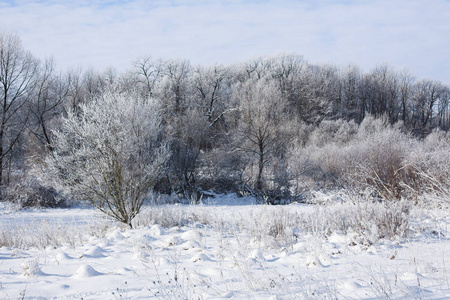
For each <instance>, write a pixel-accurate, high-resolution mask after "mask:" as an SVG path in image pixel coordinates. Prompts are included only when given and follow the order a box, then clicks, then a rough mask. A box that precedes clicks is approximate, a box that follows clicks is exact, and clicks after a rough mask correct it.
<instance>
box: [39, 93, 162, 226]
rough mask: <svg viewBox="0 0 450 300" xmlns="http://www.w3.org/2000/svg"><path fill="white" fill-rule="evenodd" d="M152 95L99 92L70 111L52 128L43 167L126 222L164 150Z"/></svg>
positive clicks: (159, 166)
mask: <svg viewBox="0 0 450 300" xmlns="http://www.w3.org/2000/svg"><path fill="white" fill-rule="evenodd" d="M160 123H161V117H160V108H159V104H158V102H157V101H156V100H154V99H142V98H139V97H137V96H131V95H125V94H119V93H116V92H104V93H102V94H101V95H99V96H96V97H94V98H93V99H91V100H90V101H89V102H87V103H85V104H82V105H81V106H80V111H79V112H78V113H75V112H74V111H69V112H68V115H67V117H65V118H64V119H63V120H62V125H61V128H60V129H59V130H58V131H55V132H54V134H55V140H54V144H53V147H54V149H55V150H54V151H53V152H52V153H50V155H49V156H48V157H47V160H46V162H47V165H48V173H49V174H56V175H57V176H56V177H54V178H53V179H55V182H56V183H59V184H60V185H61V186H62V187H66V188H68V190H69V191H70V192H71V193H72V194H73V195H75V196H78V197H80V199H84V200H88V201H90V202H91V203H92V204H93V205H94V206H95V207H96V208H98V209H99V210H100V211H102V212H104V213H106V214H107V215H109V216H111V217H113V218H115V219H117V220H119V221H121V222H123V223H125V224H128V225H129V226H132V225H131V221H132V220H133V218H134V217H135V216H136V215H137V214H138V213H139V211H140V209H141V207H142V205H143V203H144V200H145V198H146V197H147V196H148V192H149V191H150V190H151V189H152V188H153V186H154V185H155V183H156V181H157V179H158V177H159V175H160V174H161V173H162V171H163V166H164V165H165V162H166V160H167V159H168V156H169V152H168V147H167V146H166V143H164V142H161V140H160V130H161V128H160Z"/></svg>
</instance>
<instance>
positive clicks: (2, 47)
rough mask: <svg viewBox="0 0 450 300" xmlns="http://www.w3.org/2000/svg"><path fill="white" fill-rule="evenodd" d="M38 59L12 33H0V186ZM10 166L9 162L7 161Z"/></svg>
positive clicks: (18, 133) (21, 126)
mask: <svg viewBox="0 0 450 300" xmlns="http://www.w3.org/2000/svg"><path fill="white" fill-rule="evenodd" d="M38 65H39V63H38V61H37V60H36V59H35V58H34V57H33V56H32V55H31V54H30V53H29V52H27V51H25V50H24V48H23V47H22V44H21V41H20V40H19V38H18V37H17V36H15V35H7V34H2V33H0V188H1V189H2V190H3V187H4V186H5V178H4V176H5V173H4V171H5V168H6V165H5V164H6V163H7V159H8V157H10V158H11V154H12V152H13V150H14V149H15V146H16V145H17V143H18V141H19V139H20V137H21V135H22V133H23V130H24V129H25V127H26V124H27V121H28V111H27V105H26V104H27V103H28V101H29V100H30V97H31V96H32V91H33V89H34V87H35V85H36V74H37V69H38ZM9 165H10V164H9Z"/></svg>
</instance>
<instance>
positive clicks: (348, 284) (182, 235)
mask: <svg viewBox="0 0 450 300" xmlns="http://www.w3.org/2000/svg"><path fill="white" fill-rule="evenodd" d="M206 200H208V199H206ZM328 209H329V211H330V212H331V213H335V212H336V211H345V212H346V213H347V212H348V211H350V210H349V209H348V207H347V206H345V205H344V204H341V203H336V204H332V203H328V204H327V206H320V205H318V204H314V205H304V204H295V205H289V206H262V205H257V204H255V202H254V200H252V199H251V198H237V197H235V196H230V195H227V196H218V197H216V198H215V199H212V200H210V201H204V204H203V205H198V206H188V205H171V206H161V207H148V208H146V209H145V210H144V211H143V212H142V214H141V215H140V216H139V220H137V221H136V222H139V223H140V225H138V226H136V228H134V229H129V228H127V226H122V225H121V224H118V223H115V222H112V221H110V220H108V219H107V218H105V217H104V216H102V215H101V214H99V213H98V212H97V211H95V210H92V209H81V208H76V209H53V210H52V209H45V210H22V211H15V210H8V208H6V207H2V208H1V211H2V212H1V213H0V226H1V228H2V229H1V231H0V242H2V241H1V239H5V238H6V237H7V235H8V234H9V235H10V236H11V237H13V238H15V239H16V242H18V241H22V240H21V239H23V242H21V243H20V245H21V246H20V247H17V246H14V247H7V246H3V247H1V248H0V298H1V299H16V298H22V297H24V298H25V299H81V298H83V299H119V298H121V299H122V298H123V299H317V298H319V299H335V298H337V299H378V298H390V299H411V298H426V299H448V298H450V260H449V258H450V243H449V239H448V237H449V234H450V232H449V224H450V217H449V213H448V210H439V209H425V208H419V207H416V208H413V209H412V212H411V214H410V230H411V232H410V234H409V235H408V236H407V237H406V238H401V237H396V238H393V239H383V238H380V239H378V240H377V242H375V243H369V242H368V241H367V239H366V238H365V237H364V236H363V235H361V233H358V232H356V231H351V230H348V231H347V232H345V231H340V230H338V227H327V228H325V227H320V226H319V225H318V224H319V223H320V224H322V223H324V220H320V219H319V220H317V219H315V218H316V217H317V216H319V217H320V216H325V215H324V214H323V212H324V211H326V210H328ZM164 214H166V215H164ZM291 214H297V215H298V216H299V217H298V219H296V220H294V221H295V222H294V223H293V224H298V228H296V229H295V228H294V229H292V228H290V227H289V226H287V225H286V224H291V223H289V222H291V221H292V220H291V219H292V215H291ZM160 215H164V216H165V220H166V221H165V222H167V224H169V225H171V226H162V225H161V224H159V223H153V221H154V220H156V219H157V218H158V216H160ZM167 216H170V217H172V218H173V220H169V221H170V222H172V223H173V224H172V223H170V222H169V221H167V219H168V217H167ZM152 218H153V219H152ZM177 218H178V219H177ZM146 219H147V223H148V224H146V221H145V220H146ZM181 219H183V220H184V219H186V220H187V221H185V222H179V220H181ZM280 222H285V223H283V224H285V225H284V227H283V225H278V227H275V229H274V228H272V227H273V226H272V225H273V224H280ZM308 222H310V223H308ZM161 223H162V222H161ZM324 225H326V226H328V225H329V224H324ZM21 226H22V227H23V226H25V227H27V228H28V229H26V230H25V231H23V232H22V231H17V230H19V229H20V227H21ZM57 227H60V229H59V230H58V229H57ZM264 227H265V228H264ZM50 229H52V230H50ZM21 233H26V234H28V235H32V234H33V236H30V237H23V236H22V237H19V236H17V234H21ZM2 234H3V235H2ZM54 235H57V236H54ZM65 235H66V236H65Z"/></svg>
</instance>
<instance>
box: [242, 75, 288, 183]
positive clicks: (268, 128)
mask: <svg viewBox="0 0 450 300" xmlns="http://www.w3.org/2000/svg"><path fill="white" fill-rule="evenodd" d="M235 97H236V98H238V99H239V103H240V106H239V107H240V113H241V119H240V124H239V126H238V128H237V132H236V134H237V136H236V141H235V143H236V149H237V150H239V151H242V152H244V153H246V154H248V155H249V156H250V160H251V161H253V158H256V165H257V171H256V178H254V180H255V181H254V182H255V183H254V187H255V188H256V189H257V190H263V189H264V185H265V180H264V171H265V168H266V166H267V165H268V164H269V162H271V160H272V159H273V158H274V157H275V156H276V155H277V154H278V153H279V151H280V150H281V148H282V147H283V145H284V144H285V143H286V140H287V139H286V136H285V135H284V133H283V129H284V126H285V125H286V123H285V122H286V120H287V119H286V107H287V102H286V100H284V99H283V97H282V95H281V92H280V90H279V87H278V85H277V84H276V83H275V82H274V81H272V80H267V79H266V78H263V79H261V80H258V81H254V80H249V81H248V82H247V83H245V84H244V85H241V86H240V87H238V88H237V90H236V94H235Z"/></svg>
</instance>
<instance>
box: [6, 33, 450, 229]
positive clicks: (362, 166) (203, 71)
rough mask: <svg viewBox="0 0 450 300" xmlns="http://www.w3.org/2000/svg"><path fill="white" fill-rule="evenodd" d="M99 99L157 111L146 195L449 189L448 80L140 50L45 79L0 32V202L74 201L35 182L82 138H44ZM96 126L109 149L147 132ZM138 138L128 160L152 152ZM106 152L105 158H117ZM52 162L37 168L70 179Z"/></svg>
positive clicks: (282, 196)
mask: <svg viewBox="0 0 450 300" xmlns="http://www.w3.org/2000/svg"><path fill="white" fill-rule="evenodd" d="M108 93H109V94H111V93H112V94H114V95H117V96H118V97H119V96H120V97H122V98H125V99H141V100H139V101H141V102H143V103H144V102H146V101H149V102H151V103H155V107H156V106H157V107H158V113H157V116H156V115H155V114H152V113H149V118H157V119H158V126H157V127H158V128H156V127H154V126H153V125H152V126H153V127H152V126H150V125H149V126H150V127H149V128H148V130H149V131H151V140H152V143H150V144H151V145H157V144H158V145H166V147H167V149H168V154H167V159H166V160H164V161H165V162H166V163H165V164H163V163H161V166H162V165H164V166H163V167H161V169H158V171H157V174H155V175H158V176H155V177H154V178H153V177H152V178H153V179H152V183H151V184H150V185H149V186H150V187H153V186H154V189H155V190H156V191H157V192H160V193H166V194H172V195H173V194H175V195H178V196H180V197H183V198H186V199H189V200H190V201H192V202H198V201H200V200H201V198H202V197H206V196H208V194H209V192H210V191H214V192H236V193H238V194H241V195H246V194H253V195H255V196H257V197H258V198H259V199H261V201H263V202H266V203H272V204H278V203H285V202H288V201H292V200H298V201H300V200H305V199H307V198H308V193H310V192H311V191H313V190H317V189H320V190H327V189H342V188H343V189H354V190H357V191H363V190H364V191H365V190H370V191H371V192H372V193H373V195H374V196H376V197H379V198H380V199H381V198H382V199H388V200H395V199H401V198H406V199H411V200H414V201H417V199H419V197H420V196H421V195H423V194H424V193H433V194H437V195H443V194H445V195H447V194H448V193H449V191H450V189H449V188H450V179H449V178H450V176H449V175H450V174H449V172H450V171H449V170H450V168H449V167H450V166H449V164H450V159H449V158H450V157H449V156H450V154H449V151H448V149H449V148H448V147H449V144H450V136H449V134H448V130H449V128H450V111H449V99H450V88H449V86H448V85H446V84H443V83H441V82H439V81H436V80H429V79H421V80H418V79H416V78H415V77H414V76H412V75H411V74H409V73H408V72H404V71H397V70H395V69H393V68H392V67H390V66H388V65H380V66H378V67H376V68H374V69H373V70H371V71H370V72H367V73H366V72H362V71H361V70H360V69H359V68H358V67H357V66H346V67H338V66H334V65H315V64H311V63H309V62H307V61H306V60H305V59H304V58H303V57H302V56H299V55H295V54H281V55H276V56H272V57H261V58H256V59H252V60H249V61H246V62H244V63H240V64H233V65H227V66H223V65H213V66H193V65H191V64H190V62H189V61H186V60H162V59H153V58H151V57H143V58H140V59H138V60H137V61H136V63H135V64H134V65H133V66H130V69H129V70H128V71H125V72H118V71H117V70H115V69H113V68H109V69H107V70H105V71H103V72H98V71H95V70H91V69H90V70H87V71H81V70H76V71H69V72H65V73H64V72H62V73H58V72H57V71H56V68H55V64H54V62H53V61H52V60H46V61H40V60H38V59H36V58H35V57H33V55H32V54H31V53H29V52H28V51H26V50H25V49H24V48H23V46H22V45H21V43H20V39H19V38H18V37H17V36H14V35H7V34H0V101H1V106H0V119H1V122H0V189H1V200H2V201H18V202H21V203H22V204H23V205H45V206H57V205H60V204H61V203H66V202H65V201H63V199H68V198H70V197H71V195H72V196H73V197H74V196H75V194H70V191H71V190H70V189H68V188H67V187H66V188H63V187H62V186H61V185H55V181H54V180H53V179H54V178H53V179H52V180H49V177H48V176H44V174H48V172H47V173H45V172H44V171H45V170H48V164H47V163H46V160H45V158H46V157H47V158H48V157H55V156H59V157H64V155H67V154H68V152H70V151H69V150H70V148H71V147H72V150H77V151H81V150H82V149H83V147H85V145H83V143H84V142H85V141H86V140H84V141H83V140H78V141H73V144H70V145H69V146H70V147H66V148H67V149H66V150H65V151H66V152H65V153H63V152H64V151H62V150H61V149H62V148H61V139H60V138H59V136H60V133H58V132H60V130H61V128H66V129H67V127H66V126H67V120H68V119H70V118H72V119H73V120H78V121H80V122H82V120H83V118H84V116H86V115H87V114H88V113H89V112H88V111H87V110H89V109H92V110H93V109H94V106H95V105H100V106H101V105H105V104H101V103H100V104H98V103H96V101H98V99H102V97H103V98H104V97H105V95H107V94H108ZM133 101H135V100H130V103H133ZM93 105H94V106H93ZM108 105H114V104H108ZM106 107H107V106H105V107H103V108H105V109H106ZM100 108H101V109H100V110H99V111H102V109H103V108H102V107H100ZM139 109H145V108H139ZM143 115H145V113H144V114H143ZM111 118H116V116H111ZM128 118H131V119H133V118H134V117H133V113H130V114H129V116H128ZM108 120H110V121H111V122H113V121H114V122H115V121H117V119H115V120H114V119H108V118H104V119H101V120H100V119H99V120H97V121H95V122H97V123H95V122H93V123H92V124H91V125H92V126H91V127H92V128H94V129H98V132H97V133H99V132H101V133H102V134H101V135H98V134H97V137H96V138H97V139H101V138H102V137H104V138H105V139H107V138H108V137H111V138H112V137H113V136H114V134H116V137H120V141H118V142H117V143H116V144H115V146H117V145H118V143H123V145H126V144H127V143H128V142H130V143H131V142H134V141H136V139H135V138H134V137H136V136H138V137H139V136H142V131H145V130H147V129H146V128H145V126H146V123H145V121H139V123H133V120H125V121H123V122H121V124H122V126H123V128H120V129H119V128H116V127H114V126H115V125H114V124H111V123H109V121H108ZM147 121H148V122H149V124H150V123H152V122H153V120H147ZM152 124H153V123H152ZM112 125H114V126H112ZM137 125H139V126H137ZM147 125H148V124H147ZM82 128H83V127H79V128H75V127H74V128H72V129H74V130H75V129H77V130H82ZM92 128H91V129H92ZM138 131H139V132H138ZM93 132H94V133H95V132H96V131H95V130H93ZM78 133H79V134H80V136H83V134H85V133H82V132H78ZM133 136H134V137H133ZM125 140H127V141H125ZM137 140H139V139H137ZM106 142H108V141H106ZM150 144H148V145H150ZM127 145H128V144H127ZM148 145H147V146H146V145H139V148H135V149H134V150H136V151H137V152H132V151H131V152H130V153H129V155H132V156H133V155H134V157H143V156H140V155H144V152H145V151H148V152H147V153H146V154H145V155H148V154H151V153H154V149H155V148H154V147H153V146H152V147H153V148H152V147H150V146H148ZM66 146H67V145H66ZM127 147H128V146H127ZM130 147H131V146H130ZM155 147H156V146H155ZM116 149H120V147H119V148H114V149H113V148H111V149H109V150H111V151H110V154H111V153H112V154H114V155H116V156H120V155H122V154H124V153H116V152H115V151H116ZM127 149H128V148H127ZM152 149H153V150H152ZM63 150H64V149H63ZM97 150H99V149H97ZM127 151H128V150H127ZM152 151H153V152H152ZM80 153H81V152H80ZM79 159H80V160H81V161H82V160H83V159H87V158H86V157H83V156H81V157H79ZM127 159H128V158H127V157H125V158H123V160H120V162H123V163H124V165H121V167H124V168H125V169H126V171H127V172H129V173H127V174H126V176H128V175H130V174H131V175H132V174H139V176H141V178H143V177H142V176H144V175H143V174H144V173H145V172H144V173H143V169H139V168H140V165H139V162H138V163H137V164H131V163H130V160H127ZM47 161H48V160H47ZM150 161H151V160H150ZM147 162H148V161H147ZM106 163H107V164H108V161H106ZM127 164H128V165H127ZM135 167H137V169H131V168H135ZM61 168H62V169H60V170H59V171H62V172H51V175H56V174H59V175H58V176H59V179H64V178H65V177H64V176H66V179H67V178H68V177H67V176H68V175H71V176H72V175H74V174H69V173H67V172H66V174H65V175H64V172H63V171H64V170H63V169H64V168H63V167H61ZM99 168H100V167H99ZM102 170H103V171H105V172H104V176H105V178H102V181H104V182H103V183H100V182H98V183H99V184H98V186H97V187H95V188H94V190H93V191H94V192H98V189H104V188H105V187H106V186H107V185H108V184H110V183H111V182H109V183H108V180H113V178H112V177H111V174H110V173H108V170H105V169H102ZM139 170H140V173H139V172H138V171H139ZM133 172H134V173H133ZM136 172H137V173H136ZM80 174H81V173H80ZM80 174H78V175H77V176H79V175H80ZM131 175H130V176H131ZM131 177H132V176H131ZM72 179H73V178H72ZM84 179H86V176H85V177H84ZM77 180H78V181H77ZM82 180H83V178H82V177H80V178H78V179H76V180H75V181H74V182H73V183H74V184H79V183H80V182H82ZM97 181H99V180H98V179H97ZM121 184H122V183H121ZM118 186H120V184H119V185H118ZM123 187H124V190H127V191H129V192H130V191H131V190H132V189H127V188H125V187H126V185H123ZM135 187H136V186H135ZM130 193H133V192H130ZM119 198H120V197H119ZM139 199H141V198H139ZM79 200H85V199H79ZM139 201H140V200H139ZM127 222H128V221H127Z"/></svg>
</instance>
